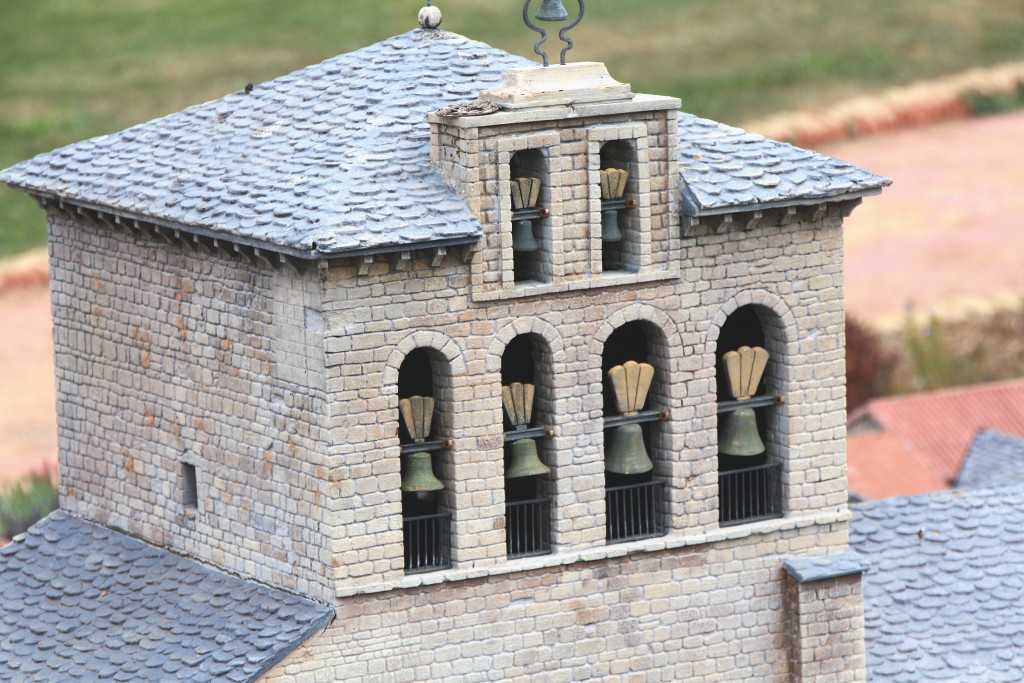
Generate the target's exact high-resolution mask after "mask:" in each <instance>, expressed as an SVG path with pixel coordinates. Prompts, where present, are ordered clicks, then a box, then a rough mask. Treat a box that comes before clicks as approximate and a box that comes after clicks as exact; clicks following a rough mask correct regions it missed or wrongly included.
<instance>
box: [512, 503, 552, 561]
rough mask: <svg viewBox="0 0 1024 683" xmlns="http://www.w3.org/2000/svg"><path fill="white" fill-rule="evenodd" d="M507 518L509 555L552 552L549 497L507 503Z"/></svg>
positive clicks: (521, 555)
mask: <svg viewBox="0 0 1024 683" xmlns="http://www.w3.org/2000/svg"><path fill="white" fill-rule="evenodd" d="M505 518H506V520H507V521H508V528H507V530H506V531H507V533H506V536H505V550H506V552H507V553H508V556H509V557H529V556H530V555H546V554H547V553H550V552H551V502H550V501H549V500H548V499H547V498H538V499H537V500H522V501H516V502H514V503H512V502H510V503H506V504H505Z"/></svg>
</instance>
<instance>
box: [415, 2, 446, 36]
mask: <svg viewBox="0 0 1024 683" xmlns="http://www.w3.org/2000/svg"><path fill="white" fill-rule="evenodd" d="M419 20H420V28H426V29H435V28H437V27H438V26H440V25H441V10H439V9H438V8H436V7H433V6H432V5H431V4H430V0H427V6H426V7H424V8H423V9H421V10H420V16H419Z"/></svg>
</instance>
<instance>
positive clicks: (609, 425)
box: [601, 322, 665, 543]
mask: <svg viewBox="0 0 1024 683" xmlns="http://www.w3.org/2000/svg"><path fill="white" fill-rule="evenodd" d="M650 342H651V340H650V337H649V335H648V334H647V330H646V329H645V325H644V324H643V323H640V322H633V323H627V324H626V325H623V326H622V327H620V328H619V329H618V330H616V331H615V332H613V333H612V335H611V336H610V337H609V338H608V340H607V341H606V342H605V347H604V353H603V354H602V358H601V370H602V373H603V375H604V427H605V433H604V443H605V446H604V462H605V507H606V519H607V523H606V533H605V537H606V539H607V541H608V542H609V543H617V542H623V541H631V540H635V539H638V538H649V537H652V536H660V535H662V534H663V533H665V528H664V524H663V523H662V513H661V509H662V495H663V484H662V482H661V480H660V479H658V478H657V477H655V476H654V461H653V460H652V458H651V455H650V454H651V452H652V446H653V444H654V443H655V441H656V439H655V431H656V430H657V429H658V422H660V420H661V415H662V410H661V409H660V408H658V407H655V406H654V405H652V403H653V402H652V400H651V399H652V397H654V396H655V395H656V393H655V392H653V391H652V388H653V387H654V385H655V383H656V375H657V374H658V372H659V369H658V368H657V367H656V366H655V365H654V364H653V363H652V362H650V361H654V362H655V363H657V362H660V361H661V360H662V359H660V358H656V357H655V354H653V353H652V349H651V346H650Z"/></svg>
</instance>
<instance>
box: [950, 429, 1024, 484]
mask: <svg viewBox="0 0 1024 683" xmlns="http://www.w3.org/2000/svg"><path fill="white" fill-rule="evenodd" d="M1010 482H1024V439H1020V438H1017V437H1013V436H1009V435H1007V434H1000V433H999V432H996V431H992V430H990V429H986V430H984V431H981V432H979V433H978V435H977V436H975V437H974V441H972V442H971V447H970V449H969V450H968V451H967V456H966V457H965V458H964V464H963V467H961V468H960V474H959V475H958V476H957V478H956V485H957V486H960V487H963V488H978V487H982V486H1002V485H1004V484H1008V483H1010Z"/></svg>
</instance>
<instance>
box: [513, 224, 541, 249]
mask: <svg viewBox="0 0 1024 683" xmlns="http://www.w3.org/2000/svg"><path fill="white" fill-rule="evenodd" d="M538 249H540V244H538V243H537V239H536V238H535V237H534V236H533V221H514V222H513V223H512V251H516V252H531V251H537V250H538Z"/></svg>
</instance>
